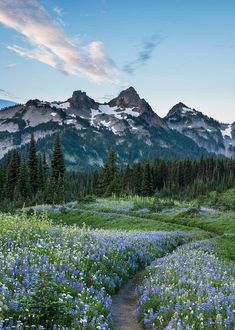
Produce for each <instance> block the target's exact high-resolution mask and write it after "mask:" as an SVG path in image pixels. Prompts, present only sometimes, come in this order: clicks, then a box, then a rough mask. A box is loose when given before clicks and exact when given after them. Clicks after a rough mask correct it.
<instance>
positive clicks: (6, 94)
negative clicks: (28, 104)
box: [0, 88, 21, 100]
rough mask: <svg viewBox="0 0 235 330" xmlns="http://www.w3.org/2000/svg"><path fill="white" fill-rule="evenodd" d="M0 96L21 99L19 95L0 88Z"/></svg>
mask: <svg viewBox="0 0 235 330" xmlns="http://www.w3.org/2000/svg"><path fill="white" fill-rule="evenodd" d="M0 97H2V98H8V99H10V100H21V98H20V97H18V96H16V95H14V94H12V93H11V92H9V91H7V90H5V89H1V88H0Z"/></svg>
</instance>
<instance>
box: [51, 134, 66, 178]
mask: <svg viewBox="0 0 235 330" xmlns="http://www.w3.org/2000/svg"><path fill="white" fill-rule="evenodd" d="M51 165H52V176H53V178H54V180H55V182H58V180H61V181H63V179H64V173H65V165H64V156H63V151H62V147H61V142H60V133H56V136H55V140H54V150H53V157H52V163H51Z"/></svg>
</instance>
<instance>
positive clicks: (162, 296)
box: [0, 197, 235, 330]
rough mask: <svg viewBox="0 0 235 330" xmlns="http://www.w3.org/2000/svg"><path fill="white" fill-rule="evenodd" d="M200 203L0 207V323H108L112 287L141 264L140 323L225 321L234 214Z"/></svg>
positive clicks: (228, 321)
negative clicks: (10, 210) (5, 210)
mask: <svg viewBox="0 0 235 330" xmlns="http://www.w3.org/2000/svg"><path fill="white" fill-rule="evenodd" d="M209 206H210V207H209ZM209 206H207V205H204V206H200V207H199V206H198V201H193V202H178V201H173V200H160V199H158V200H156V199H154V198H143V197H126V198H119V199H118V198H116V197H113V198H106V199H92V198H90V199H89V198H87V199H86V200H82V201H81V200H80V201H78V202H74V203H70V204H68V205H66V204H65V205H57V206H56V205H54V206H53V205H40V206H38V207H35V208H34V210H32V209H27V210H24V211H23V213H19V214H18V215H6V214H4V215H3V214H2V215H0V237H1V248H0V329H5V330H7V329H48V330H49V329H69V330H70V329H91V330H92V329H104V330H105V329H113V323H112V296H113V295H114V294H116V293H117V292H118V291H119V288H121V287H122V286H123V285H124V284H125V283H126V282H127V281H131V279H132V277H133V276H134V275H135V274H136V273H138V272H139V270H141V269H145V268H146V271H145V273H144V277H143V279H142V280H141V281H140V282H139V284H138V288H137V292H136V300H137V303H136V313H137V314H136V317H138V320H139V322H140V324H141V326H142V327H143V328H146V329H169V330H170V329H177V330H179V329H218V330H221V329H234V327H235V323H234V315H235V294H234V292H235V281H234V275H235V256H234V253H235V252H234V250H235V247H234V245H235V244H234V242H235V240H234V237H235V214H234V212H233V210H228V211H225V210H222V209H220V208H218V209H215V208H212V205H209ZM36 210H37V212H36ZM32 211H33V212H32ZM39 211H40V212H39ZM30 213H33V214H32V215H29V214H30Z"/></svg>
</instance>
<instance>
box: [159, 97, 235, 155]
mask: <svg viewBox="0 0 235 330" xmlns="http://www.w3.org/2000/svg"><path fill="white" fill-rule="evenodd" d="M164 119H165V122H166V124H167V125H168V126H169V127H170V128H171V129H173V130H176V131H178V132H180V133H181V134H184V135H186V136H188V137H189V138H191V139H192V140H194V141H195V142H196V143H197V144H198V146H200V147H202V148H205V149H206V150H207V151H208V152H212V153H215V154H221V155H225V156H228V157H234V156H235V139H234V137H233V136H232V125H229V124H223V123H220V122H218V121H216V120H214V119H213V118H210V117H208V116H206V115H204V114H203V113H202V112H200V111H197V110H195V109H192V108H190V107H188V106H186V105H185V104H183V103H178V104H176V105H175V106H174V107H173V108H172V109H171V110H170V111H169V113H168V114H167V116H166V117H165V118H164Z"/></svg>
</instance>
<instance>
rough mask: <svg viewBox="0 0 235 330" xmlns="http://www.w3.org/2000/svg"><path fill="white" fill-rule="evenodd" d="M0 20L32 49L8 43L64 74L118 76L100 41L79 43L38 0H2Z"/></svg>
mask: <svg viewBox="0 0 235 330" xmlns="http://www.w3.org/2000/svg"><path fill="white" fill-rule="evenodd" d="M0 22H1V23H2V24H4V25H5V26H7V27H9V28H12V29H14V30H16V31H17V32H19V33H21V34H22V35H23V36H24V37H25V38H26V40H27V41H28V42H29V43H30V45H31V46H33V48H32V49H28V48H23V47H21V46H18V45H10V46H8V49H10V50H11V51H14V52H15V53H17V54H19V55H21V56H23V57H25V58H29V59H32V60H37V61H39V62H42V63H45V64H47V65H49V66H51V67H53V68H55V69H57V70H59V71H61V72H63V73H64V74H68V75H76V74H78V73H80V74H82V75H84V76H86V77H88V78H89V79H90V80H93V81H96V82H103V81H117V80H118V78H117V77H118V70H117V68H116V66H115V64H114V62H113V61H112V60H111V59H110V58H109V57H108V56H107V55H106V54H105V52H104V50H103V44H102V42H100V41H93V42H91V43H90V44H88V45H87V46H86V47H81V46H79V47H78V46H77V45H76V44H74V43H73V42H72V41H71V40H69V38H68V37H67V36H66V34H65V32H64V30H63V29H62V28H61V27H60V26H59V25H58V24H57V23H56V22H55V21H53V20H52V19H51V18H50V17H49V15H48V13H47V12H46V11H45V9H44V8H43V7H42V6H41V5H40V4H39V2H38V1H37V0H1V1H0Z"/></svg>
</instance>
